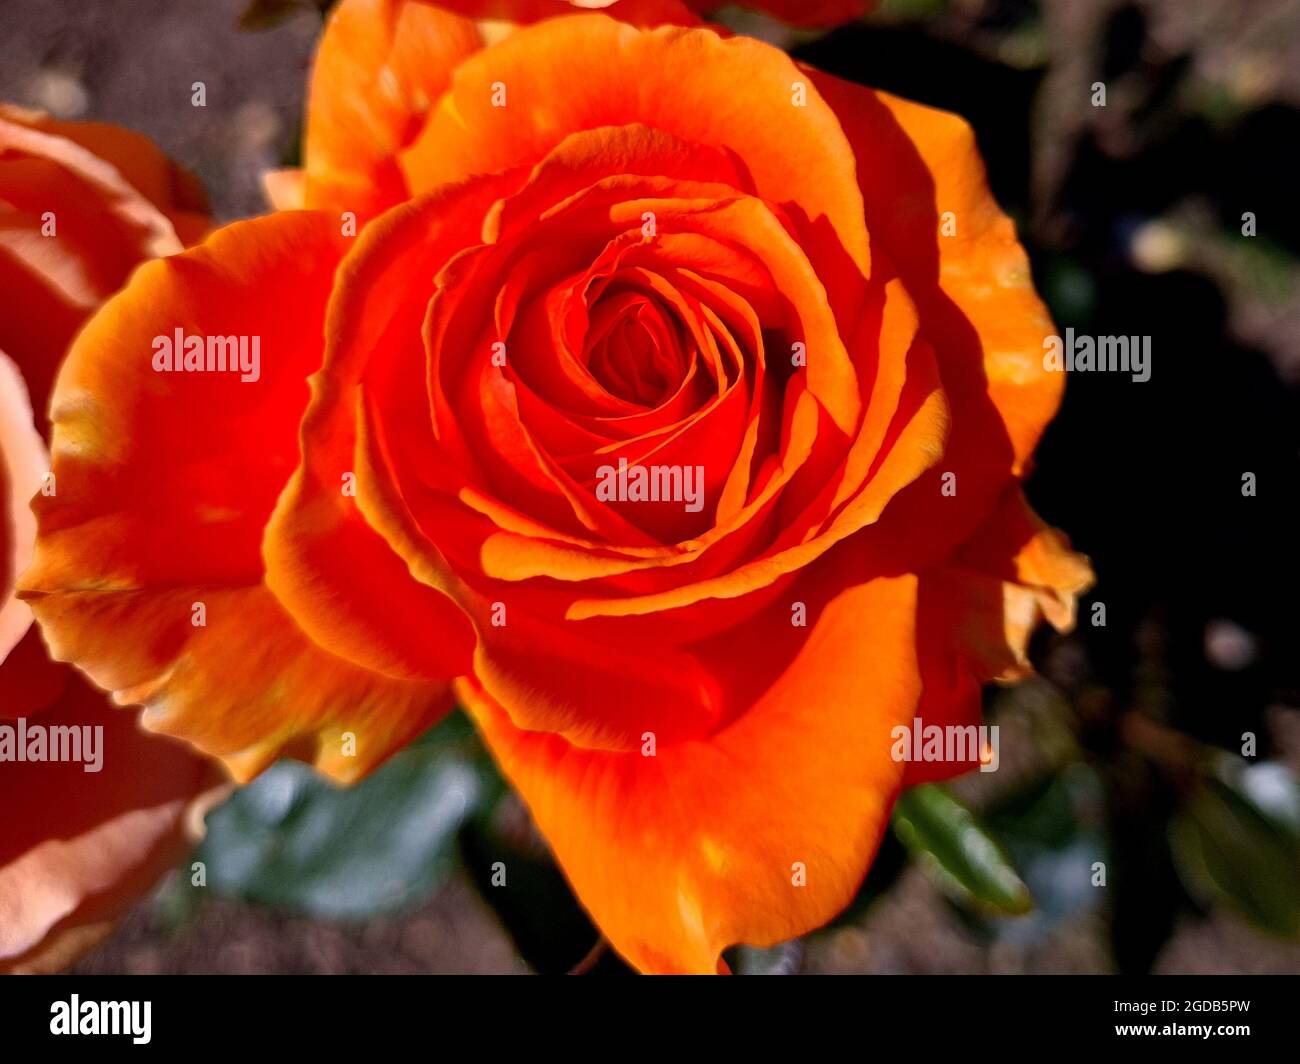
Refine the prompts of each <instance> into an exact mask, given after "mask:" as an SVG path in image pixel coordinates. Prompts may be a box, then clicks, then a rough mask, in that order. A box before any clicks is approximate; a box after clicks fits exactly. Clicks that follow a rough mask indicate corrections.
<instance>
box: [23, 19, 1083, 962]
mask: <svg viewBox="0 0 1300 1064" xmlns="http://www.w3.org/2000/svg"><path fill="white" fill-rule="evenodd" d="M620 6H621V5H620ZM477 32H478V30H477V28H476V27H474V26H473V25H472V24H470V23H467V22H464V21H462V20H459V19H458V17H457V16H455V15H451V14H448V13H447V12H445V11H442V10H439V9H437V8H434V7H430V6H428V5H424V4H417V3H411V4H401V3H376V2H375V0H344V3H343V4H342V5H340V7H339V8H338V9H337V11H336V13H335V14H334V16H333V17H332V19H331V21H330V23H329V27H328V29H327V31H326V34H325V38H324V40H323V41H322V43H321V48H320V53H319V56H318V59H317V65H316V69H315V72H314V76H313V82H312V87H311V94H310V109H309V113H308V130H307V154H306V168H305V171H304V172H303V174H301V175H298V176H297V177H296V178H292V179H288V180H287V179H285V178H284V177H283V176H282V177H281V179H280V190H281V192H283V191H284V190H285V186H286V184H287V183H288V181H290V180H291V181H292V183H293V185H295V186H296V189H295V194H296V195H298V196H300V197H301V201H302V202H303V203H305V204H306V205H307V206H308V207H310V208H313V209H311V210H306V211H286V212H283V213H280V214H275V215H272V216H269V217H265V218H260V219H256V220H252V221H247V222H241V223H237V224H234V225H231V226H228V227H226V228H224V229H222V230H219V231H218V232H217V233H215V234H214V235H213V236H212V237H211V238H209V239H208V241H207V242H206V243H205V244H203V246H201V247H199V248H197V249H194V250H192V251H188V252H186V253H184V254H182V255H179V256H176V257H173V258H170V259H165V260H162V261H158V262H154V263H151V264H150V265H148V266H146V267H144V268H143V269H141V270H140V271H139V272H138V273H137V274H136V275H135V277H134V278H133V279H132V281H131V283H130V284H129V286H128V287H127V289H126V291H125V292H124V293H122V294H121V295H120V296H118V297H117V298H115V299H114V300H112V301H111V302H110V303H109V304H108V305H107V306H106V307H105V308H104V309H103V310H102V311H101V312H100V313H99V314H98V315H97V316H96V317H95V319H93V320H92V321H91V322H90V324H89V325H88V326H87V328H86V330H85V331H84V332H83V333H82V335H81V336H80V338H79V339H78V341H77V343H76V344H75V346H74V348H73V351H72V353H71V355H70V357H69V360H68V363H67V366H66V368H65V370H64V373H63V376H62V378H61V380H60V383H59V388H58V392H57V394H56V396H55V402H54V419H55V432H54V444H53V457H54V469H55V472H56V473H57V475H58V477H59V484H60V491H59V495H58V496H57V498H50V499H40V500H38V516H39V536H38V542H37V548H36V563H35V565H34V567H33V569H32V570H31V571H30V573H29V575H28V577H27V578H26V585H25V586H26V587H27V589H28V590H27V595H28V598H29V600H30V601H31V603H32V605H33V606H34V608H35V609H36V612H37V614H38V616H39V617H40V619H41V621H42V623H43V624H44V626H45V629H46V632H47V636H48V638H49V639H50V641H51V645H52V646H53V647H54V649H55V651H56V653H57V654H58V655H59V656H60V657H62V658H67V659H70V660H74V661H76V662H77V663H78V664H79V665H81V666H82V667H83V668H84V669H86V670H87V671H88V672H89V673H90V675H91V676H92V677H94V678H95V680H96V681H97V682H98V683H100V684H102V685H103V686H105V687H108V688H110V689H113V690H114V691H116V692H117V693H118V697H119V698H120V699H122V700H125V701H138V702H142V703H144V704H145V705H146V706H148V716H149V720H150V725H151V726H152V727H155V728H157V729H159V730H161V731H164V732H167V733H169V734H173V735H178V736H182V737H184V738H186V739H188V740H189V741H191V742H193V743H195V744H196V745H197V746H199V747H200V748H202V749H203V750H204V751H206V752H208V753H210V754H213V755H215V756H218V757H221V758H222V759H223V760H224V761H225V762H226V764H227V765H228V766H229V767H230V768H231V770H232V771H233V772H234V773H235V774H236V775H237V776H239V777H241V778H245V779H246V778H249V777H251V776H252V775H254V774H256V773H257V772H259V771H260V770H261V769H262V768H264V767H265V766H266V765H268V764H269V763H270V762H271V761H272V760H273V759H274V758H276V757H278V756H280V755H282V754H285V753H289V754H295V755H297V756H300V757H304V758H306V759H308V760H310V761H313V762H314V763H315V764H316V765H317V766H319V767H320V768H321V769H322V770H323V771H325V772H327V773H328V774H330V775H332V776H334V777H336V778H338V779H343V780H351V779H355V778H357V777H358V776H360V775H361V774H363V773H364V772H366V771H367V770H369V769H370V768H372V767H373V766H374V765H376V764H377V763H379V762H380V761H381V760H382V759H383V758H385V757H386V756H388V755H389V754H390V753H392V752H393V751H394V750H395V749H397V748H398V747H399V746H400V745H401V744H403V743H404V742H406V741H407V740H408V739H410V738H411V737H412V736H414V735H416V734H417V733H419V732H420V731H422V730H423V729H425V728H427V727H428V726H429V724H430V723H431V722H432V721H433V720H434V719H435V717H436V716H437V715H438V714H439V713H440V712H442V710H443V708H444V707H445V705H446V704H447V694H448V690H449V685H450V688H452V689H454V692H455V694H456V696H457V697H458V698H459V699H460V700H461V701H462V702H463V704H464V705H465V706H466V708H467V709H468V711H469V713H470V714H471V715H472V717H473V719H474V720H475V722H476V723H477V725H478V727H479V729H480V731H481V732H482V734H483V736H484V737H485V739H486V741H487V743H488V744H489V746H490V747H491V749H492V751H493V752H494V754H495V756H496V757H497V759H498V761H499V763H500V764H501V766H502V768H503V770H504V771H505V773H506V775H507V776H508V777H509V778H510V779H511V780H512V781H513V782H514V784H515V785H516V786H517V788H518V789H519V791H520V793H521V794H522V796H523V797H524V799H525V800H526V801H527V803H528V804H529V806H530V808H531V810H532V812H533V815H534V817H535V818H536V821H537V823H538V825H539V826H540V828H541V830H542V831H543V832H544V833H545V835H546V836H547V838H548V839H549V841H550V843H551V845H552V847H553V849H554V851H555V854H556V857H557V858H558V860H559V862H560V864H561V865H562V866H563V868H564V870H565V872H566V874H567V875H568V877H569V879H570V880H571V882H572V884H573V886H574V888H575V890H576V892H577V894H578V896H579V898H580V899H581V900H582V902H583V903H584V904H585V905H586V907H587V908H588V909H589V911H590V912H591V914H592V915H593V916H594V918H595V919H596V921H597V922H598V923H599V925H600V926H601V928H602V929H603V931H604V932H605V934H606V936H607V937H608V939H609V940H610V942H611V943H612V945H613V946H614V947H615V948H616V949H617V950H618V951H619V952H620V953H621V954H622V955H623V956H624V957H625V958H627V959H628V960H629V961H630V962H631V963H633V964H634V965H636V966H637V967H639V968H641V969H643V970H646V971H665V972H667V971H699V972H712V971H714V970H715V969H716V968H717V967H718V964H719V961H718V958H719V954H720V952H721V950H722V949H723V948H724V947H726V946H728V945H729V944H731V943H735V942H748V943H753V944H759V945H764V944H770V943H774V942H778V941H781V940H784V939H787V938H790V937H792V936H794V935H798V934H801V933H803V932H805V931H807V930H809V929H810V928H813V927H815V926H817V925H818V924H820V923H822V922H824V921H825V920H827V919H828V918H830V917H831V916H832V915H833V914H834V913H835V912H836V911H838V910H839V909H840V908H841V907H843V906H844V905H845V904H846V903H847V902H848V901H849V899H850V898H851V897H852V896H853V894H854V892H855V890H856V889H857V887H858V884H859V883H860V881H861V879H862V877H863V875H864V873H865V871H866V869H867V867H868V865H869V863H870V861H871V859H872V856H873V854H874V852H875V849H876V846H877V844H878V842H879V839H880V836H881V833H882V831H883V830H884V828H885V825H886V823H887V820H888V816H889V812H890V808H891V805H892V802H893V800H894V798H895V796H896V795H897V793H898V791H899V789H900V787H902V786H903V785H904V784H905V783H907V782H913V781H915V780H917V779H920V778H923V777H922V776H921V774H920V773H919V772H918V773H917V774H914V775H906V776H905V768H906V767H907V766H905V765H904V764H903V763H902V762H901V761H898V760H895V758H894V756H893V754H892V747H893V741H892V738H891V734H892V732H893V730H894V729H895V728H896V727H898V726H905V725H909V724H910V723H911V722H912V720H913V718H914V717H916V716H920V717H922V718H923V719H924V720H925V721H926V722H927V723H940V724H943V723H950V722H971V721H975V720H978V718H979V701H978V688H979V684H980V683H981V682H982V681H984V680H986V679H990V678H1010V677H1014V676H1016V675H1020V674H1022V673H1023V672H1024V671H1025V670H1026V669H1027V664H1026V660H1025V643H1026V640H1027V638H1028V635H1029V633H1030V631H1031V629H1032V628H1033V627H1034V626H1035V624H1036V623H1037V622H1038V620H1039V619H1040V617H1042V616H1046V617H1047V619H1048V620H1050V621H1052V622H1053V623H1054V624H1056V625H1057V626H1058V627H1062V628H1064V627H1066V626H1068V625H1069V624H1070V623H1071V621H1072V619H1073V610H1074V596H1075V594H1076V593H1077V592H1078V591H1079V590H1080V589H1081V588H1083V587H1084V586H1086V584H1087V583H1088V581H1089V579H1090V573H1089V570H1088V567H1087V563H1086V561H1085V560H1084V559H1082V558H1080V557H1079V556H1078V555H1075V554H1073V553H1071V552H1070V551H1069V549H1068V545H1067V544H1066V542H1065V540H1064V538H1063V537H1062V536H1061V535H1060V534H1059V533H1056V532H1053V531H1051V530H1049V529H1047V528H1046V527H1045V526H1044V525H1043V524H1042V523H1041V522H1040V521H1039V520H1038V519H1037V518H1036V517H1035V516H1034V515H1033V514H1032V512H1031V511H1030V510H1029V508H1028V507H1027V505H1026V503H1025V501H1024V497H1023V494H1022V492H1021V486H1020V480H1021V478H1022V477H1023V475H1024V474H1025V472H1026V471H1027V468H1028V464H1029V460H1030V455H1031V454H1032V452H1033V450H1034V447H1035V445H1036V443H1037V440H1038V437H1039V435H1040V433H1041V432H1042V430H1043V427H1044V426H1045V424H1046V423H1047V421H1048V420H1049V419H1050V418H1051V416H1052V414H1053V412H1054V411H1055V409H1056V406H1057V403H1058V400H1059V395H1060V388H1061V378H1060V377H1059V376H1054V375H1051V374H1048V373H1046V372H1045V371H1044V370H1043V367H1042V362H1041V351H1042V340H1043V337H1044V335H1045V334H1047V333H1049V332H1051V331H1052V326H1051V323H1050V321H1049V320H1048V317H1047V314H1046V313H1045V311H1044V309H1043V306H1042V304H1041V303H1040V302H1039V300H1038V298H1037V296H1036V295H1035V293H1034V290H1033V287H1032V284H1031V281H1030V274H1029V267H1028V263H1027V261H1026V259H1025V255H1024V252H1023V251H1022V250H1021V248H1020V246H1019V245H1018V244H1017V242H1016V239H1015V233H1014V229H1013V227H1012V224H1011V222H1010V221H1009V220H1008V219H1007V218H1006V217H1005V216H1004V215H1003V214H1002V213H1001V212H1000V211H999V210H998V208H997V206H996V205H995V204H994V203H993V201H992V199H991V198H990V196H989V193H988V189H987V187H986V185H985V182H984V176H983V169H982V166H981V164H980V160H979V157H978V155H977V153H976V150H975V144H974V139H973V137H972V135H971V132H970V129H969V128H968V127H967V126H966V124H965V123H964V122H962V121H961V120H960V119H958V118H956V117H954V116H953V115H950V114H946V113H943V112H939V111H934V110H931V109H929V108H926V107H921V106H918V105H915V104H911V103H907V102H906V101H903V100H899V99H896V98H894V97H891V96H887V95H885V94H883V93H877V92H874V91H872V90H869V89H866V88H863V87H860V86H857V85H852V84H848V83H845V82H841V81H838V80H836V79H834V78H830V77H827V76H825V75H823V74H820V73H818V72H816V71H813V70H809V69H806V68H803V67H800V66H798V65H796V64H795V63H794V62H793V61H791V60H790V59H789V58H788V57H787V56H786V55H785V54H783V53H782V52H780V51H778V50H776V49H774V48H772V47H769V46H767V45H765V44H763V43H760V42H758V41H755V40H751V39H747V38H733V39H726V38H724V37H722V36H720V35H719V34H718V33H717V32H715V31H713V30H711V29H707V28H688V27H680V26H661V27H658V28H654V29H649V28H645V27H641V26H636V25H630V24H627V23H619V22H616V21H614V20H612V19H610V18H608V17H606V16H603V15H575V16H570V17H561V18H555V19H550V20H546V21H541V22H538V23H536V24H534V25H530V26H525V27H523V28H518V29H515V30H514V31H513V32H512V33H510V34H509V35H508V36H505V37H504V39H501V40H498V41H496V42H495V43H492V44H490V45H485V43H484V41H483V40H482V39H481V38H479V37H477V36H475V34H477ZM412 196H413V197H414V198H413V199H411V200H410V201H409V202H405V201H406V200H407V198H408V197H412ZM949 211H951V212H952V214H953V218H954V219H955V223H956V229H955V234H954V235H951V236H944V235H941V232H940V214H941V212H949ZM354 215H355V216H356V217H354ZM355 221H360V222H363V223H365V224H364V227H363V228H362V229H361V231H360V233H359V235H357V236H352V235H350V234H351V233H352V232H353V229H352V225H353V223H354V222H355ZM212 337H217V338H221V340H222V342H221V344H218V345H216V346H217V347H218V348H219V349H220V350H216V351H214V347H213V345H212V344H210V343H208V342H207V341H206V340H205V338H212ZM231 345H233V346H231ZM240 345H242V346H240ZM236 350H239V351H241V352H243V353H244V354H245V355H246V356H247V357H244V358H243V359H242V360H241V359H236V358H234V356H233V354H230V353H231V352H234V351H236ZM254 350H256V351H258V352H260V354H259V356H258V360H257V361H258V366H257V369H256V372H253V363H254V361H255V360H254V359H253V357H252V353H253V352H254ZM222 352H225V353H227V354H229V357H224V356H223V357H224V365H225V367H226V368H221V365H222V364H223V362H222V360H221V359H220V358H218V356H219V355H222ZM182 356H183V357H182ZM232 362H233V363H234V367H233V368H232V365H231V363H232ZM178 367H179V368H178ZM309 384H310V387H309ZM65 486H66V487H65ZM196 603H202V604H203V605H204V608H205V611H206V627H202V628H196V627H194V626H193V625H192V623H191V611H192V609H193V608H194V607H195V604H196ZM914 767H919V766H914ZM939 767H940V768H941V769H943V770H944V771H946V772H948V773H951V772H953V771H959V770H961V769H963V768H970V767H973V765H963V766H954V765H951V764H949V765H945V766H939Z"/></svg>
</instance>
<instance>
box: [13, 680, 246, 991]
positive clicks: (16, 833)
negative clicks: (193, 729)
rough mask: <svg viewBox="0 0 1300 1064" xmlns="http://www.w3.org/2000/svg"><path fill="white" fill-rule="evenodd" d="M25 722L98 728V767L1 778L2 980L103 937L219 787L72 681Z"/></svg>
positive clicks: (195, 761)
mask: <svg viewBox="0 0 1300 1064" xmlns="http://www.w3.org/2000/svg"><path fill="white" fill-rule="evenodd" d="M33 724H39V725H40V726H43V727H95V728H102V729H103V732H102V738H101V740H100V742H99V744H98V749H99V751H100V757H101V767H100V769H99V771H96V772H87V771H85V767H86V766H85V765H84V764H82V763H75V762H65V763H46V762H14V763H8V764H6V765H5V766H4V771H3V772H0V808H3V809H4V816H5V830H4V832H3V833H0V972H50V971H57V970H59V969H60V968H62V967H63V966H64V965H65V964H66V963H68V962H69V961H70V960H71V959H72V957H73V956H74V955H75V954H76V953H77V952H80V951H81V950H83V949H85V948H87V947H88V946H89V945H90V944H92V943H93V941H94V940H96V939H97V938H99V937H102V936H103V935H104V934H106V933H107V932H108V930H109V929H110V928H111V926H112V921H113V920H114V919H115V918H116V917H117V916H118V915H120V914H121V912H122V911H124V910H125V908H126V907H127V906H128V905H130V904H131V903H132V902H134V901H135V900H136V899H137V898H139V896H140V895H141V894H143V893H144V892H145V891H146V890H148V889H149V888H150V887H151V886H152V885H153V883H154V882H155V881H156V880H157V878H158V877H159V876H160V875H162V874H163V873H164V872H165V871H166V870H168V869H169V868H172V867H174V866H175V863H176V862H177V861H178V860H180V858H181V857H182V856H183V855H184V854H185V853H186V852H187V850H188V848H190V847H191V846H192V845H193V842H194V836H195V834H196V831H197V829H198V827H199V825H200V823H201V819H200V818H201V815H202V812H203V811H204V810H205V809H206V808H207V807H208V806H209V805H210V804H211V803H212V802H213V801H215V800H216V799H217V797H218V796H219V795H220V794H221V793H223V790H224V781H223V779H222V777H221V776H220V775H219V773H218V772H217V770H216V767H215V766H214V765H213V764H211V763H210V762H207V761H205V760H202V759H200V758H196V757H194V756H193V755H192V754H190V753H189V752H188V751H187V750H186V749H185V748H184V747H183V746H181V745H180V744H178V743H174V742H169V741H167V740H164V739H159V738H157V737H154V736H150V735H148V734H147V733H145V732H142V731H141V730H140V729H139V727H138V726H137V724H136V721H135V718H134V715H133V714H129V713H123V712H120V711H114V710H112V709H111V708H110V707H108V706H107V705H106V704H105V702H104V697H103V695H102V694H100V693H99V692H98V691H95V690H93V689H92V688H90V687H89V686H88V685H86V684H85V683H83V682H82V681H81V680H78V679H73V680H72V681H71V684H70V686H69V688H68V690H67V692H66V693H65V694H64V696H63V697H62V698H61V699H60V700H59V702H58V703H57V704H56V705H54V706H53V707H51V708H50V709H49V710H48V711H46V712H44V713H42V714H41V715H40V716H39V717H38V718H37V719H36V720H35V721H33Z"/></svg>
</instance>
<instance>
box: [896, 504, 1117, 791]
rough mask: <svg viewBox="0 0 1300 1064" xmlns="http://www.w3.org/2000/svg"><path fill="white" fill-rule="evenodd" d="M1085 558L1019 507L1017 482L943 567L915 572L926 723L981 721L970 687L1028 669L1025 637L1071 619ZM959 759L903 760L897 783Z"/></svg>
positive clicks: (952, 767)
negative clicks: (906, 762)
mask: <svg viewBox="0 0 1300 1064" xmlns="http://www.w3.org/2000/svg"><path fill="white" fill-rule="evenodd" d="M1092 582H1093V575H1092V568H1091V566H1090V565H1089V564H1088V559H1087V558H1085V557H1084V556H1083V555H1081V554H1076V553H1075V552H1074V551H1072V550H1071V549H1070V542H1069V540H1068V539H1066V537H1065V536H1064V535H1063V534H1062V533H1060V532H1058V531H1056V530H1055V529H1053V528H1049V527H1048V526H1047V525H1045V524H1044V523H1043V521H1042V520H1041V518H1039V517H1038V515H1037V514H1035V513H1034V512H1033V510H1031V509H1030V508H1029V504H1028V503H1027V502H1026V501H1025V496H1024V492H1023V490H1022V489H1021V487H1020V485H1019V484H1012V485H1010V486H1008V487H1007V489H1006V491H1005V492H1004V493H1003V495H1002V498H1001V500H1000V501H999V503H998V506H997V509H996V510H995V511H994V512H993V513H992V514H991V515H990V516H989V518H988V519H987V520H986V521H985V522H984V524H983V525H982V526H981V527H980V529H979V531H977V532H976V534H975V535H974V536H973V537H972V538H971V539H970V540H969V541H968V542H967V543H965V544H963V545H962V546H961V547H960V548H959V549H958V550H957V552H956V553H955V555H954V556H953V557H952V559H951V560H950V561H949V562H948V563H947V564H945V565H943V566H940V567H938V568H936V569H933V570H930V571H927V572H926V573H924V574H922V576H921V590H920V609H919V613H918V625H919V634H918V646H919V650H918V653H919V655H920V662H921V676H922V680H923V683H924V690H923V692H922V696H921V705H920V708H919V710H918V715H919V716H920V717H921V719H922V720H923V721H925V722H926V723H927V724H938V725H940V726H943V725H948V724H958V725H970V724H979V723H980V719H981V704H980V703H981V700H980V687H981V685H982V684H984V683H987V682H988V681H990V680H996V681H999V682H1012V681H1014V680H1018V679H1022V678H1023V677H1025V676H1028V675H1030V674H1031V673H1032V672H1033V668H1032V666H1031V665H1030V664H1029V657H1028V650H1029V640H1030V638H1031V637H1032V636H1033V634H1034V632H1035V631H1036V630H1037V628H1038V626H1039V624H1041V623H1042V622H1043V621H1044V620H1046V621H1048V622H1049V623H1050V624H1051V625H1052V627H1053V628H1055V629H1056V630H1057V631H1058V632H1068V631H1070V629H1072V628H1073V627H1074V613H1075V603H1076V601H1077V598H1078V596H1079V595H1081V594H1082V593H1083V592H1084V591H1086V590H1087V589H1088V588H1089V587H1091V586H1092ZM973 767H974V766H972V765H969V764H945V763H942V762H912V763H910V764H909V765H908V770H907V784H908V785H909V786H910V785H912V784H915V783H924V782H926V781H928V780H933V779H942V778H946V777H948V776H953V775H959V774H960V773H962V772H968V771H970V770H971V768H973Z"/></svg>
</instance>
